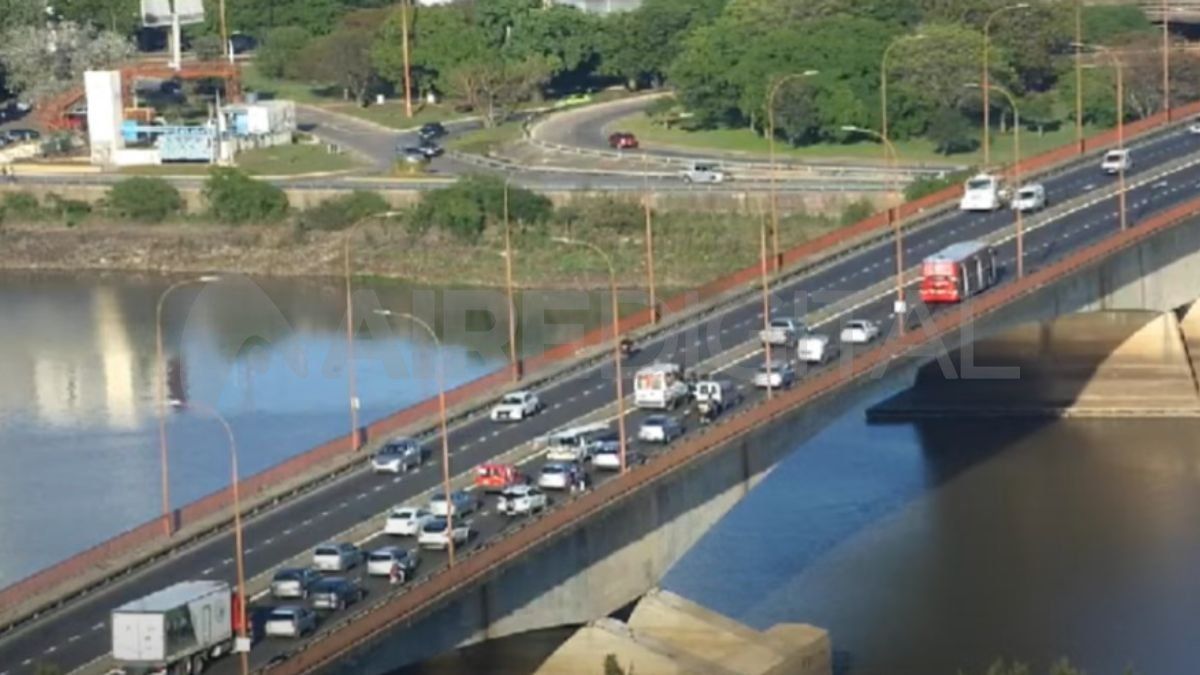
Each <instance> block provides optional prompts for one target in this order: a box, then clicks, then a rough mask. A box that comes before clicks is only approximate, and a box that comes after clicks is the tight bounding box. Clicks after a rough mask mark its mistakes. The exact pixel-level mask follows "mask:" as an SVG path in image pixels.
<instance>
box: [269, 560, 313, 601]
mask: <svg viewBox="0 0 1200 675" xmlns="http://www.w3.org/2000/svg"><path fill="white" fill-rule="evenodd" d="M320 579H321V575H320V574H318V573H317V571H316V570H314V569H312V568H309V567H297V568H288V569H282V570H279V571H278V572H276V573H275V577H274V578H273V579H271V595H272V596H274V597H276V598H307V597H308V591H309V589H311V588H312V586H313V584H315V583H317V581H319V580H320Z"/></svg>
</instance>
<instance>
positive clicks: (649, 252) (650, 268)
mask: <svg viewBox="0 0 1200 675" xmlns="http://www.w3.org/2000/svg"><path fill="white" fill-rule="evenodd" d="M647 162H648V158H647V157H646V153H645V152H643V153H642V184H643V185H644V190H643V192H644V194H643V195H642V208H643V209H644V210H645V212H646V282H647V283H648V284H649V286H650V323H658V296H657V295H656V294H655V292H654V219H653V215H652V213H651V209H650V173H649V169H648V168H647Z"/></svg>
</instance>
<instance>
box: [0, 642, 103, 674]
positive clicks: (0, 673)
mask: <svg viewBox="0 0 1200 675" xmlns="http://www.w3.org/2000/svg"><path fill="white" fill-rule="evenodd" d="M82 637H83V636H82V635H80V634H78V633H76V634H75V635H72V636H71V637H69V638H67V642H76V641H78V640H79V639H81V638H82ZM0 675H4V673H0Z"/></svg>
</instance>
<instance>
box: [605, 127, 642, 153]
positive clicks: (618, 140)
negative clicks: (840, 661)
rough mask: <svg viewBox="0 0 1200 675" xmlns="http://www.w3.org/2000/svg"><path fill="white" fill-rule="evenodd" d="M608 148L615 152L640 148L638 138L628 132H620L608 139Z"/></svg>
mask: <svg viewBox="0 0 1200 675" xmlns="http://www.w3.org/2000/svg"><path fill="white" fill-rule="evenodd" d="M608 147H610V148H613V149H615V150H636V149H637V147H638V139H637V136H634V135H633V134H631V133H629V132H628V131H618V132H616V133H615V134H611V135H609V137H608Z"/></svg>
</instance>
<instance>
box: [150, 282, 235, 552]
mask: <svg viewBox="0 0 1200 675" xmlns="http://www.w3.org/2000/svg"><path fill="white" fill-rule="evenodd" d="M220 280H221V277H219V276H217V275H215V274H209V275H205V276H202V277H196V278H194V279H183V280H181V281H176V282H175V283H173V284H171V285H170V286H167V288H166V290H164V291H163V292H162V293H161V294H159V296H158V303H157V304H156V305H155V308H154V354H155V368H156V369H157V370H158V377H156V378H155V379H156V380H157V383H156V386H155V387H154V398H155V401H156V404H157V405H156V406H155V408H157V412H158V455H159V464H160V473H161V480H162V513H163V529H164V531H165V532H166V534H167V536H170V535H172V534H174V532H175V523H174V522H173V519H172V518H171V475H170V458H169V453H168V451H167V412H166V406H167V392H166V387H167V364H166V357H165V356H164V355H163V306H164V305H165V304H166V302H167V297H168V296H170V295H171V293H173V292H175V291H176V290H178V289H180V288H183V287H184V286H191V285H192V284H210V283H213V282H215V281H220Z"/></svg>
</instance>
